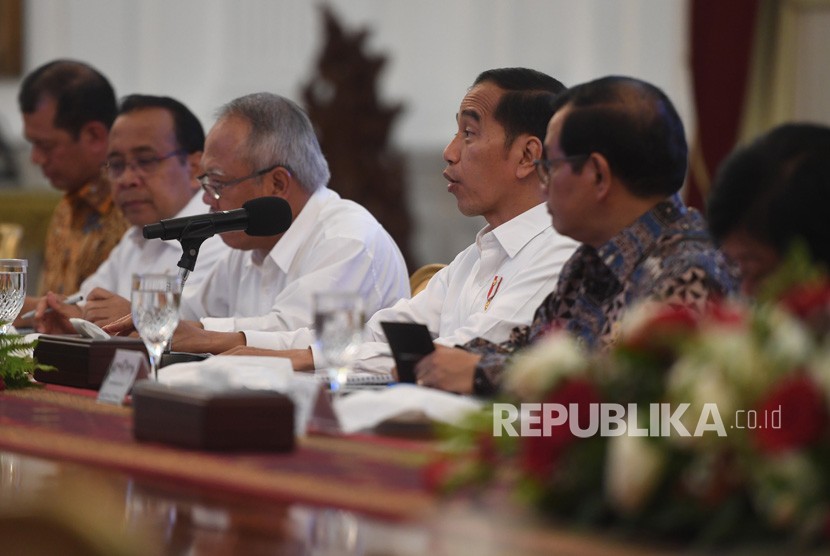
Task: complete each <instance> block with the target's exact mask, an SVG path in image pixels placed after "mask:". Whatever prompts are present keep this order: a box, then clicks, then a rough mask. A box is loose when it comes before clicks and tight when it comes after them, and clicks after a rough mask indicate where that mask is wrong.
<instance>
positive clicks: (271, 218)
mask: <svg viewBox="0 0 830 556" xmlns="http://www.w3.org/2000/svg"><path fill="white" fill-rule="evenodd" d="M242 208H244V209H245V211H246V212H247V213H248V227H247V228H246V229H245V233H246V234H248V235H249V236H275V235H277V234H281V233H283V232H284V231H285V230H287V229H288V227H289V226H291V207H290V206H289V204H288V201H286V200H285V199H283V198H281V197H258V198H256V199H251V200H250V201H247V202H246V203H244V204H243V205H242Z"/></svg>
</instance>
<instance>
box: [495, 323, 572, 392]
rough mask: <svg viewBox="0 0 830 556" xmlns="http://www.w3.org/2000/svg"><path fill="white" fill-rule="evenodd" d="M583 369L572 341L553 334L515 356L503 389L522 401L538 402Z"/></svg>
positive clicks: (564, 335)
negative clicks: (565, 379) (560, 382)
mask: <svg viewBox="0 0 830 556" xmlns="http://www.w3.org/2000/svg"><path fill="white" fill-rule="evenodd" d="M587 366H588V359H587V357H586V356H585V354H584V352H583V351H582V350H581V349H580V347H579V345H578V344H577V342H576V340H574V339H573V338H572V337H571V336H570V335H568V334H566V333H553V334H550V335H549V336H546V337H545V338H544V339H542V340H541V341H539V342H538V343H536V344H534V345H533V346H531V347H529V348H527V349H525V350H523V351H521V352H519V353H518V354H517V355H516V357H515V358H514V360H513V363H512V365H511V366H510V368H509V370H508V371H507V375H506V376H505V390H506V391H507V392H508V393H509V394H512V395H513V396H516V397H517V398H518V399H520V400H523V401H541V400H542V398H543V397H544V396H545V394H547V393H548V392H549V391H550V390H551V389H552V388H553V387H554V386H555V385H556V384H558V383H559V381H561V380H562V379H563V378H565V377H569V376H574V375H576V374H579V373H581V372H584V371H585V370H586V368H587Z"/></svg>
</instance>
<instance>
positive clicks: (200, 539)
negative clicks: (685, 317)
mask: <svg viewBox="0 0 830 556" xmlns="http://www.w3.org/2000/svg"><path fill="white" fill-rule="evenodd" d="M17 399H18V396H17V395H11V394H9V393H0V428H2V429H4V430H0V433H2V434H0V440H3V441H4V442H5V441H6V440H7V439H8V438H15V435H14V433H15V432H17V433H27V432H32V433H34V431H36V429H34V428H33V429H31V430H27V424H26V423H22V424H21V422H20V420H19V419H20V416H19V412H18V414H13V413H14V412H13V411H12V410H11V409H10V408H11V406H12V405H13V403H12V401H14V400H17ZM79 400H80V397H79ZM79 403H80V405H81V407H83V406H84V403H85V402H79ZM4 408H5V409H4ZM46 409H48V411H47V410H43V408H39V409H38V410H36V411H33V412H32V415H33V416H32V417H31V419H32V421H40V422H39V423H38V424H37V426H40V427H43V426H44V422H45V423H46V424H47V425H46V426H49V427H54V429H55V430H56V431H59V430H61V425H60V424H59V423H56V422H53V421H54V420H55V417H62V416H64V417H65V415H64V414H63V413H59V414H55V413H53V412H52V411H51V408H46ZM127 411H128V410H127ZM93 417H94V419H96V420H100V418H101V415H100V414H96V415H94V416H93ZM15 419H17V421H15ZM64 425H66V424H64ZM72 426H73V427H77V426H78V425H77V424H73V425H72ZM96 426H100V425H96ZM15 429H16V430H15ZM61 432H62V434H65V435H66V438H67V442H70V440H69V439H71V437H72V431H66V430H63V431H61ZM107 434H108V435H110V436H111V433H107ZM107 434H105V435H102V440H101V444H100V446H101V450H102V451H105V450H107V449H111V447H108V446H109V445H108V443H111V442H113V440H112V439H111V438H109V437H108V436H107ZM364 440H365V442H366V443H367V445H368V447H369V448H370V451H372V452H373V455H376V454H375V452H382V453H383V454H384V457H386V453H387V451H388V452H406V451H407V450H411V451H412V452H415V453H417V452H419V451H421V450H422V449H423V447H424V445H425V442H424V441H423V440H412V441H409V440H401V439H393V440H391V441H387V442H381V443H380V445H379V446H380V447H378V446H376V445H375V443H374V442H372V441H371V439H368V438H366V437H364V438H363V440H361V438H357V439H343V438H336V437H325V436H317V437H314V438H310V439H309V442H308V443H309V444H310V445H311V448H314V449H320V450H325V449H328V448H330V447H332V449H333V450H336V451H338V454H339V455H341V456H342V454H341V453H340V452H342V451H343V443H345V442H352V441H353V442H354V443H356V444H355V445H356V446H363V444H364ZM118 441H119V442H123V439H121V440H118ZM54 442H55V443H56V446H55V454H57V455H56V456H55V457H52V456H50V455H48V454H44V453H42V452H40V451H39V452H37V453H38V456H37V457H35V456H34V455H32V453H31V452H27V449H26V448H25V447H24V448H22V449H21V446H25V443H21V444H19V445H16V446H17V447H13V448H9V445H8V444H3V443H2V442H0V543H2V545H3V547H4V548H3V550H0V552H2V553H3V554H17V553H19V554H26V555H27V556H28V555H32V554H35V555H37V554H52V553H56V550H57V551H59V553H61V554H75V553H77V554H93V555H94V554H107V555H111V554H116V555H117V554H125V555H132V554H159V555H166V554H170V555H173V554H187V555H214V554H215V555H219V554H244V555H257V554H367V555H368V554H388V555H410V554H412V555H415V554H418V555H420V554H431V555H443V554H448V555H449V554H453V555H455V554H484V555H489V554H494V555H495V554H529V555H535V554H566V555H567V554H572V555H609V556H611V555H634V554H638V555H639V554H661V553H667V552H668V551H667V550H661V548H659V547H658V548H655V547H654V546H648V547H647V548H646V547H645V546H641V545H639V544H638V543H632V542H630V541H626V542H617V541H615V540H613V539H609V538H607V537H602V536H597V535H588V534H586V533H579V532H573V531H568V530H566V529H564V528H554V527H551V526H550V525H545V524H541V523H538V522H536V521H535V519H534V518H532V517H531V516H530V515H529V514H527V513H525V512H523V511H522V510H521V509H520V508H519V506H518V505H515V504H513V503H511V502H510V500H509V497H507V496H505V495H504V493H492V495H491V496H490V497H489V498H488V497H486V496H485V497H481V498H470V497H455V498H444V497H440V496H438V495H437V494H434V493H430V492H429V491H427V490H426V488H425V487H424V491H423V493H422V495H421V497H412V493H411V492H410V491H411V490H412V489H411V485H409V486H406V487H405V488H402V489H401V491H400V496H402V497H406V496H410V497H412V498H411V499H412V500H414V501H416V502H417V504H414V507H413V508H412V509H411V511H409V512H406V511H397V510H396V512H395V515H386V514H385V513H384V512H378V511H374V509H375V506H372V505H366V504H359V505H356V506H355V507H356V508H357V509H354V508H352V509H348V508H344V507H343V506H342V505H339V504H337V503H334V504H327V503H324V502H321V501H322V500H324V499H322V498H316V499H315V498H313V497H310V498H308V497H304V496H296V497H292V496H289V497H284V498H282V499H279V497H277V498H275V497H271V498H268V497H260V496H256V495H250V494H248V495H246V494H245V493H244V492H242V493H240V491H239V490H238V489H225V488H213V487H212V486H211V482H210V481H202V482H200V481H186V480H181V476H180V475H178V474H171V475H169V476H165V474H164V473H145V472H143V471H142V470H143V469H144V468H143V467H141V466H136V467H134V468H132V467H130V466H124V465H118V466H115V467H109V468H108V467H107V466H101V465H96V463H95V462H96V459H95V458H93V457H91V458H89V460H88V461H84V459H83V458H77V457H74V456H73V453H72V451H71V450H67V449H65V448H62V447H61V446H60V444H61V440H60V439H59V438H58V439H56V440H54ZM410 442H411V444H412V446H407V443H410ZM136 444H138V443H136ZM427 444H428V443H427ZM35 445H37V444H35ZM85 446H86V445H85ZM127 448H129V449H132V450H140V449H141V447H140V446H139V447H138V448H136V447H134V446H131V447H126V446H125V449H127ZM87 449H92V450H94V448H87ZM148 450H150V448H148ZM171 450H172V449H171ZM300 451H302V450H300ZM150 453H151V454H154V453H158V454H159V455H160V457H162V456H163V457H165V458H169V457H171V454H170V453H169V450H167V451H161V450H159V451H157V452H152V451H151V452H150ZM67 454H68V455H69V456H70V457H69V458H67V457H65V456H66V455H67ZM192 455H193V454H189V453H186V452H184V451H182V453H181V456H182V457H181V461H182V464H183V466H185V465H186V466H196V467H198V465H199V460H198V459H192V457H191V458H190V459H189V458H188V457H187V456H192ZM300 456H303V454H302V453H300V454H299V456H297V457H300ZM347 458H351V459H353V465H354V466H355V467H356V469H352V470H350V471H349V472H350V473H360V471H361V468H360V466H361V465H363V460H362V459H360V457H359V454H358V452H356V451H355V452H354V454H353V455H352V454H351V453H348V454H347ZM206 461H208V463H211V464H212V465H213V464H215V462H213V461H212V460H206ZM402 461H408V459H406V458H405V459H404V460H402ZM243 463H245V462H243ZM248 463H250V462H248ZM225 469H227V470H228V473H235V472H239V473H244V472H246V469H248V470H249V468H246V467H245V465H243V464H240V465H236V462H235V461H233V460H231V462H230V465H228V466H226V467H225ZM332 469H333V470H334V471H333V472H334V473H335V475H336V476H320V477H319V481H320V484H321V485H323V488H326V489H328V488H331V489H336V488H343V489H345V490H348V489H350V488H351V489H352V490H353V491H354V494H355V498H356V499H360V495H361V492H360V491H361V490H364V489H370V490H371V488H375V487H373V486H372V484H373V483H369V486H364V485H362V484H357V483H350V484H338V483H337V481H338V480H340V479H341V478H342V477H346V479H343V480H346V481H352V480H353V479H352V478H350V477H352V476H353V475H349V474H348V473H347V474H345V475H337V474H338V473H341V472H340V471H338V470H337V469H336V468H332ZM377 469H381V468H378V467H367V468H366V469H365V472H366V473H373V472H377ZM269 470H270V468H269ZM189 472H190V473H192V474H194V475H199V473H200V470H199V469H198V468H196V469H190V470H189ZM273 473H275V474H279V473H280V470H279V469H276V470H273ZM298 477H300V478H299V479H298V480H302V479H304V478H303V477H302V476H299V475H298ZM229 484H230V483H229ZM243 484H244V483H243ZM377 488H378V490H377V491H376V492H377V493H378V494H377V496H382V497H391V498H395V497H396V496H397V495H398V493H397V491H396V490H394V489H392V488H389V486H388V485H384V484H381V486H380V487H377ZM286 492H289V493H291V492H294V491H291V490H290V489H289V490H287V491H286ZM372 492H374V491H372ZM364 494H365V492H364ZM315 500H316V502H315ZM331 500H333V501H335V502H336V501H338V500H340V498H338V497H336V496H335V497H333V498H332V499H331ZM380 502H383V503H382V504H381V503H380ZM377 507H378V508H392V509H397V506H396V504H395V503H394V500H384V501H379V504H378V506H377ZM386 513H387V514H388V512H386ZM15 543H18V544H17V545H16V544H15ZM50 543H51V544H50ZM73 543H79V547H80V548H79V549H78V550H77V551H76V552H73V551H72V549H70V547H71V546H74V545H73ZM84 543H85V544H84ZM41 545H43V546H42V547H41ZM56 546H58V547H59V548H56ZM41 548H42V550H40V549H41ZM16 550H19V551H18V552H16Z"/></svg>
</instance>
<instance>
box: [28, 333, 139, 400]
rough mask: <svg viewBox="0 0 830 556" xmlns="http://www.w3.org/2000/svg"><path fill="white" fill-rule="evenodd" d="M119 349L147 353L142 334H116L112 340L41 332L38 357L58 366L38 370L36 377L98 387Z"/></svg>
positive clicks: (78, 385)
mask: <svg viewBox="0 0 830 556" xmlns="http://www.w3.org/2000/svg"><path fill="white" fill-rule="evenodd" d="M117 349H130V350H137V351H141V352H143V353H144V354H146V353H147V348H146V347H144V342H142V341H141V339H140V338H128V337H119V336H114V337H112V338H110V339H109V340H92V339H90V338H82V337H81V336H79V335H74V334H72V335H60V336H58V335H55V336H52V335H47V334H44V335H41V336H40V337H39V338H38V344H37V346H35V353H34V355H35V358H36V359H37V361H38V362H39V363H44V364H46V365H52V366H53V367H57V370H56V371H35V373H34V376H35V380H38V381H40V382H46V383H49V384H60V385H63V386H74V387H75V388H87V389H90V390H98V389H99V388H100V387H101V383H102V382H103V381H104V377H106V376H107V371H108V370H109V367H110V363H112V358H113V357H115V350H117Z"/></svg>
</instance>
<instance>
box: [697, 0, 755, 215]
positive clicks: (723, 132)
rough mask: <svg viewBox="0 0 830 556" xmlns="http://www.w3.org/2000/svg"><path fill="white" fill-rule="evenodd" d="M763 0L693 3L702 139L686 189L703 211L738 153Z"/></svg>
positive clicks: (699, 1)
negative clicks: (724, 165)
mask: <svg viewBox="0 0 830 556" xmlns="http://www.w3.org/2000/svg"><path fill="white" fill-rule="evenodd" d="M759 2H760V0H692V2H691V10H692V13H691V27H692V28H691V43H692V44H691V63H692V84H693V94H694V101H695V105H696V110H697V136H696V138H695V140H694V142H693V144H692V149H691V158H692V160H691V164H690V166H691V172H690V173H689V183H688V184H687V189H686V201H687V203H688V204H689V205H690V206H694V207H696V208H702V207H703V205H704V202H705V199H706V194H707V192H708V191H709V185H710V183H709V182H710V180H711V178H712V177H713V176H714V173H715V171H716V170H717V168H718V165H719V164H720V163H721V162H722V161H723V159H724V158H725V157H726V155H728V154H729V152H730V151H731V150H732V149H733V148H734V146H735V143H736V141H737V138H738V129H739V126H740V123H741V121H740V119H741V115H742V112H743V106H744V97H745V94H746V84H747V79H748V77H749V63H750V60H751V56H752V42H753V37H754V33H755V26H756V19H757V18H756V15H757V13H758V5H759Z"/></svg>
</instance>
